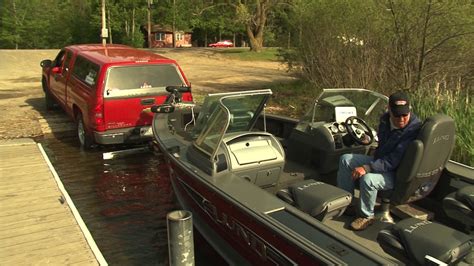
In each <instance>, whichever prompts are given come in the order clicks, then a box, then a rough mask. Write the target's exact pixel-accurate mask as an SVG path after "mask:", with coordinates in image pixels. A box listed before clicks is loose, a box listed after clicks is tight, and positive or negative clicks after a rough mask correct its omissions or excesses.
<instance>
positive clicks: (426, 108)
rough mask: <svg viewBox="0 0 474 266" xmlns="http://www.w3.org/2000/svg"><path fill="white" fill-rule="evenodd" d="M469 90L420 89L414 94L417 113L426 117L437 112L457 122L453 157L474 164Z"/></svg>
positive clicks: (471, 110)
mask: <svg viewBox="0 0 474 266" xmlns="http://www.w3.org/2000/svg"><path fill="white" fill-rule="evenodd" d="M472 100H473V99H472V94H469V90H467V91H460V90H440V89H429V88H426V89H420V90H418V91H416V92H414V93H413V94H412V102H413V108H414V111H415V113H416V114H417V115H418V116H419V117H420V118H421V119H425V118H427V117H429V116H431V115H434V114H437V113H443V114H447V115H449V116H450V117H452V118H453V119H454V121H455V122H456V145H455V147H454V151H453V154H452V156H451V159H452V160H454V161H457V162H462V163H464V164H467V165H470V166H474V108H472V104H473V102H472Z"/></svg>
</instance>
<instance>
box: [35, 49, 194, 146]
mask: <svg viewBox="0 0 474 266" xmlns="http://www.w3.org/2000/svg"><path fill="white" fill-rule="evenodd" d="M41 67H42V69H43V71H42V72H43V77H42V86H43V90H44V93H45V100H46V107H47V108H48V109H51V108H53V107H54V106H55V105H59V106H60V107H61V108H63V109H64V110H65V111H66V113H67V114H68V115H69V116H70V117H71V118H72V119H74V121H75V122H76V125H77V136H78V139H79V143H80V146H81V147H83V148H90V147H92V146H94V144H119V143H137V142H143V141H147V140H150V139H151V137H152V132H151V127H150V126H151V123H152V117H153V116H152V113H150V112H147V109H148V108H149V107H151V106H153V105H159V104H161V103H163V102H164V100H165V99H166V97H167V95H168V92H167V91H166V87H167V86H183V87H190V83H189V82H188V80H187V79H186V77H185V75H184V73H183V71H182V70H181V68H180V67H179V65H178V63H177V62H176V61H174V60H172V59H169V58H166V57H163V56H160V55H157V54H154V53H151V52H147V51H144V50H138V49H135V48H132V47H128V46H125V45H106V46H103V45H102V44H82V45H71V46H67V47H65V48H63V49H61V51H60V52H59V54H58V55H57V56H56V58H55V59H54V60H49V59H47V60H43V61H41ZM183 100H185V101H192V95H191V92H190V91H189V92H186V93H183Z"/></svg>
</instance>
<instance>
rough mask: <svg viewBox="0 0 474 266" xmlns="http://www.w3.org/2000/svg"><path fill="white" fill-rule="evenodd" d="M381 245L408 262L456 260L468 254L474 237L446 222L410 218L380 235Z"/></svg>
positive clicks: (427, 262)
mask: <svg viewBox="0 0 474 266" xmlns="http://www.w3.org/2000/svg"><path fill="white" fill-rule="evenodd" d="M377 242H378V243H379V245H380V246H381V247H382V249H383V250H384V251H385V252H387V253H388V254H390V255H392V256H393V257H395V258H396V259H398V260H400V261H402V262H403V263H405V264H408V265H433V264H431V263H433V262H437V261H438V263H436V264H439V262H440V261H441V262H443V263H446V264H450V265H451V264H454V263H456V262H459V261H461V260H462V259H463V258H464V257H466V256H467V255H468V254H469V253H470V252H471V249H472V244H473V239H472V238H471V237H470V236H469V235H467V234H464V233H463V232H460V231H457V230H455V229H452V228H450V227H447V226H445V225H441V224H438V223H434V222H431V221H426V220H420V219H417V218H407V219H404V220H402V221H400V222H398V223H396V224H393V225H391V226H389V227H388V228H386V229H384V230H381V231H380V232H379V233H378V235H377Z"/></svg>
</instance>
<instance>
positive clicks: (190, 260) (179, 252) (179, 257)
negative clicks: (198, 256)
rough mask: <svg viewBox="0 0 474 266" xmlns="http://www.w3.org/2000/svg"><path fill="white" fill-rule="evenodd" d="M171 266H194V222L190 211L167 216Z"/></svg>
mask: <svg viewBox="0 0 474 266" xmlns="http://www.w3.org/2000/svg"><path fill="white" fill-rule="evenodd" d="M166 220H167V226H168V250H169V264H170V265H171V266H181V265H194V238H193V220H192V214H191V212H189V211H183V210H178V211H172V212H170V213H168V215H167V216H166Z"/></svg>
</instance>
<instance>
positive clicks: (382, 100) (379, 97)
mask: <svg viewBox="0 0 474 266" xmlns="http://www.w3.org/2000/svg"><path fill="white" fill-rule="evenodd" d="M351 94H352V95H356V94H357V95H358V97H357V98H360V99H364V100H369V99H370V100H371V99H373V101H372V102H370V104H369V105H368V107H367V108H365V107H362V105H361V101H351V99H352V97H349V95H351ZM344 95H345V96H347V98H346V97H345V96H344ZM335 96H340V97H339V98H338V99H334V98H335ZM329 98H333V99H331V100H333V102H331V100H330V101H328V100H327V99H329ZM387 104H388V97H387V96H385V95H383V94H381V93H378V92H375V91H371V90H367V89H362V88H326V89H323V90H322V92H321V93H320V94H319V96H318V97H317V98H316V100H315V101H314V102H313V104H312V105H311V107H310V108H311V109H310V110H309V111H308V112H307V113H306V114H305V115H303V116H302V118H301V119H300V120H299V122H298V124H297V126H296V129H298V130H300V131H307V130H309V129H310V128H311V125H313V124H318V123H319V124H320V123H330V122H336V121H335V118H333V117H332V116H331V115H328V114H325V113H324V112H323V111H322V109H323V107H324V106H326V107H328V106H329V107H338V106H355V107H356V109H357V110H361V109H363V110H366V111H365V112H364V113H363V114H361V113H358V114H357V116H358V117H360V118H362V119H365V118H367V117H369V116H371V119H370V120H372V122H371V123H370V124H371V126H372V127H375V126H376V124H378V120H379V117H380V115H381V113H379V114H378V115H375V114H371V112H372V111H374V109H375V108H376V106H378V107H377V108H379V110H382V109H383V110H384V112H385V111H386V107H387ZM322 117H325V118H327V119H323V118H322ZM329 117H331V118H329ZM374 121H377V123H374Z"/></svg>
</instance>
